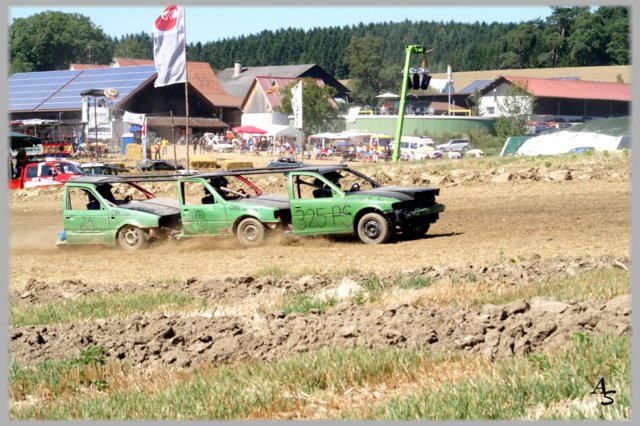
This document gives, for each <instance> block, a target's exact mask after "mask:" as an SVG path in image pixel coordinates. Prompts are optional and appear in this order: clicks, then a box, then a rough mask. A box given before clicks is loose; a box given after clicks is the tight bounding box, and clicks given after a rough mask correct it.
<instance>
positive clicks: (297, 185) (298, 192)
mask: <svg viewBox="0 0 640 426" xmlns="http://www.w3.org/2000/svg"><path fill="white" fill-rule="evenodd" d="M323 184H324V182H322V181H321V180H320V179H317V178H314V177H312V176H295V177H294V191H293V192H294V197H295V198H296V199H303V200H307V199H311V198H320V193H321V191H323V186H324V185H323ZM330 194H331V192H329V196H331V195H330Z"/></svg>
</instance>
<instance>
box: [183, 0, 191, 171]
mask: <svg viewBox="0 0 640 426" xmlns="http://www.w3.org/2000/svg"><path fill="white" fill-rule="evenodd" d="M183 16H184V40H183V42H184V75H185V78H184V104H185V105H184V108H185V118H186V124H185V127H186V129H185V137H186V138H187V172H188V171H189V170H190V169H191V167H190V166H189V65H188V61H187V8H186V7H185V8H184V15H183Z"/></svg>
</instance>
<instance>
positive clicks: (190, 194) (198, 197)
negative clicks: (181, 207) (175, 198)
mask: <svg viewBox="0 0 640 426" xmlns="http://www.w3.org/2000/svg"><path fill="white" fill-rule="evenodd" d="M182 196H183V200H184V204H185V205H191V206H201V205H205V204H215V197H214V196H213V194H212V193H211V191H209V189H208V188H207V187H206V186H205V185H204V184H202V183H201V182H183V183H182Z"/></svg>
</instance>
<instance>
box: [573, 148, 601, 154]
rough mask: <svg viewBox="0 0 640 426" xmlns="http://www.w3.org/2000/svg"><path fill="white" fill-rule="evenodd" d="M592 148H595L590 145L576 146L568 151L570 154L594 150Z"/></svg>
mask: <svg viewBox="0 0 640 426" xmlns="http://www.w3.org/2000/svg"><path fill="white" fill-rule="evenodd" d="M594 150H595V148H593V147H592V146H578V147H576V148H573V149H571V150H569V152H570V153H572V154H584V153H585V152H589V151H594Z"/></svg>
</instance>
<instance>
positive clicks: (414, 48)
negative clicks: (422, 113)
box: [392, 44, 425, 163]
mask: <svg viewBox="0 0 640 426" xmlns="http://www.w3.org/2000/svg"><path fill="white" fill-rule="evenodd" d="M404 50H405V52H406V59H405V61H404V73H403V75H402V90H401V92H400V106H399V111H398V123H397V125H396V139H395V142H394V148H393V156H392V161H393V162H394V163H396V162H398V157H399V156H400V139H401V138H402V125H403V124H404V108H405V104H406V102H407V89H408V87H409V85H408V84H407V83H408V80H409V63H410V62H411V54H412V53H424V52H425V50H424V46H422V45H415V44H410V45H408V46H406V47H405V49H404Z"/></svg>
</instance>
